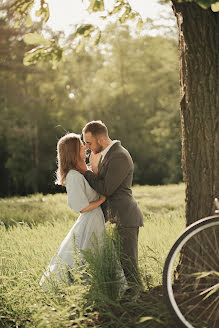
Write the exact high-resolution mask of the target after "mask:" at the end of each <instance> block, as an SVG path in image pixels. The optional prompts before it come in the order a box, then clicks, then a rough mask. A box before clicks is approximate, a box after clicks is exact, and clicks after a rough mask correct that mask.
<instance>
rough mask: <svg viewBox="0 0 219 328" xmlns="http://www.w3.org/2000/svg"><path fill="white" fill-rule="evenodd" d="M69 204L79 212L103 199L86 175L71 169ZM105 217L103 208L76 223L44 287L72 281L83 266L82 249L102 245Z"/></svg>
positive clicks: (48, 270)
mask: <svg viewBox="0 0 219 328" xmlns="http://www.w3.org/2000/svg"><path fill="white" fill-rule="evenodd" d="M66 190H67V199H68V205H69V206H70V208H72V209H73V210H74V211H75V212H80V211H81V210H83V209H84V208H85V207H87V206H88V205H89V203H90V202H93V201H95V200H97V199H99V194H98V193H97V192H96V191H95V190H94V189H93V188H91V186H90V185H89V184H88V182H87V180H86V179H85V178H84V176H83V175H82V174H81V173H79V172H78V171H76V170H70V171H69V172H68V174H67V176H66ZM104 224H105V220H104V216H103V212H102V209H101V207H100V206H99V207H97V208H95V209H93V210H91V211H88V212H85V213H82V214H80V215H79V217H78V219H77V220H76V222H75V224H74V225H73V227H72V228H71V230H70V231H69V233H68V234H67V236H66V237H65V239H64V240H63V242H62V243H61V246H60V247H59V249H58V251H57V254H56V255H54V256H53V258H52V260H51V262H50V264H49V266H48V268H47V270H46V272H45V273H44V274H43V276H42V278H41V281H40V285H41V286H42V287H46V283H47V282H48V281H49V282H52V283H54V282H57V281H60V280H62V281H64V280H65V281H66V280H69V272H70V271H71V270H72V269H74V267H75V266H76V261H77V264H78V263H79V264H83V254H82V253H81V252H80V250H88V249H91V250H92V249H94V248H95V247H96V245H97V241H98V242H99V243H100V244H101V238H102V234H103V231H104Z"/></svg>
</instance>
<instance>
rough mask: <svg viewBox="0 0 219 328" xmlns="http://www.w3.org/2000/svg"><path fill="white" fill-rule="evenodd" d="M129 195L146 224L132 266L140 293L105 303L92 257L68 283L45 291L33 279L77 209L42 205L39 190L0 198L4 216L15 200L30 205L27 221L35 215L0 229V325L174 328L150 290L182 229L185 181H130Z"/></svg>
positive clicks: (56, 201) (49, 199)
mask: <svg viewBox="0 0 219 328" xmlns="http://www.w3.org/2000/svg"><path fill="white" fill-rule="evenodd" d="M133 192H134V195H135V197H136V199H137V200H138V201H139V202H140V207H141V210H142V211H143V212H144V213H145V214H144V218H145V226H144V228H141V229H140V236H139V265H140V270H141V276H142V280H143V282H144V287H145V291H144V292H143V293H142V294H141V295H140V297H139V299H138V300H134V299H132V298H130V297H125V296H122V295H121V297H119V298H118V299H115V298H114V299H113V300H112V299H111V298H110V297H108V296H111V295H108V294H107V293H105V295H102V297H101V293H100V291H101V286H102V285H99V286H98V283H97V280H96V279H102V277H100V274H98V272H99V273H100V272H103V271H102V270H103V266H102V265H100V266H99V264H100V261H97V262H96V267H95V263H94V262H91V268H90V269H92V270H91V271H90V273H89V275H90V280H89V279H88V280H85V279H84V276H83V273H84V271H82V272H80V271H79V272H78V273H77V274H76V273H75V274H74V284H72V285H70V286H69V285H66V284H62V285H60V286H59V287H58V288H56V289H49V290H47V291H46V292H45V291H44V290H43V289H42V288H41V287H40V286H39V281H40V279H41V276H42V274H43V272H44V271H45V269H46V267H47V265H48V263H49V261H50V259H51V257H52V256H53V255H54V253H55V252H56V250H57V248H58V247H59V245H60V243H61V241H62V240H63V239H64V237H65V236H66V234H67V233H68V231H69V230H70V228H71V227H72V225H73V223H74V220H75V219H76V214H75V213H74V212H73V211H71V210H69V214H70V212H71V213H72V215H68V214H66V210H67V205H66V199H65V197H66V196H64V195H53V196H52V195H47V196H43V198H44V201H43V202H42V201H40V199H41V198H42V195H36V196H31V197H25V198H23V197H22V198H21V197H19V198H12V199H11V198H9V199H4V200H1V202H0V213H2V206H3V208H4V206H5V205H6V203H7V204H8V217H10V215H11V212H10V210H11V207H13V206H14V204H16V210H17V211H20V212H22V211H24V207H23V205H27V204H29V207H28V215H29V218H30V220H32V218H34V221H35V222H36V223H37V220H38V224H35V225H32V227H31V228H30V226H28V225H26V224H23V225H20V224H18V225H14V226H10V227H9V228H8V229H7V230H6V229H5V228H4V227H3V226H0V302H1V309H0V325H1V327H3V328H5V327H7V328H8V327H16V326H20V327H25V328H30V327H39V328H40V327H43V328H49V327H53V328H60V327H62V328H66V327H83V328H85V327H88V326H95V327H97V328H98V327H105V328H110V327H115V328H119V327H126V328H131V327H138V328H143V327H145V328H147V327H148V328H149V327H150V328H151V327H155V328H161V327H175V323H174V322H172V321H171V318H170V315H169V314H168V312H167V309H166V307H165V305H164V304H163V303H162V298H161V295H160V292H159V287H157V288H155V287H156V286H158V285H159V284H160V283H161V279H162V278H161V277H162V268H163V263H164V260H165V257H166V255H167V252H168V250H169V248H170V246H171V244H172V243H173V241H174V240H175V239H176V237H177V236H178V235H179V233H180V232H181V231H182V230H183V229H184V227H185V217H184V215H183V212H184V185H172V186H159V187H146V186H144V187H139V186H136V187H134V188H133ZM2 201H3V203H2ZM19 206H20V209H19ZM41 207H43V210H42V211H44V219H45V221H44V222H43V221H42V220H41V214H42V211H41ZM46 207H47V209H46ZM36 208H37V209H38V214H37V210H36ZM56 209H57V212H56ZM51 210H53V213H54V217H55V219H54V220H53V217H52V215H51ZM24 212H25V211H24ZM32 216H33V217H32ZM50 220H52V222H51V221H50ZM108 251H109V248H106V252H108ZM111 254H112V253H111ZM106 260H107V259H105V264H107V261H106ZM88 265H89V263H88ZM109 266H110V263H108V267H109ZM105 268H107V266H106V267H105ZM88 270H89V269H88ZM99 270H100V271H99ZM92 272H93V273H95V272H96V273H97V274H93V275H92V274H91V273H92ZM105 273H106V272H105ZM89 281H90V282H89ZM101 281H102V280H101ZM94 286H96V288H98V289H94V288H93V287H94ZM112 292H113V291H112ZM107 295H108V296H107Z"/></svg>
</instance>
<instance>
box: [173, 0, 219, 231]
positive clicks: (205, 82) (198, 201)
mask: <svg viewBox="0 0 219 328" xmlns="http://www.w3.org/2000/svg"><path fill="white" fill-rule="evenodd" d="M172 7H173V11H174V14H175V16H176V18H177V24H178V29H179V60H180V90H181V101H180V111H181V125H182V167H183V173H184V181H185V183H186V220H187V225H189V224H191V223H193V222H194V221H196V220H198V219H200V218H202V217H206V216H209V215H212V214H213V212H214V197H218V198H219V88H218V86H219V84H218V82H219V79H218V77H219V57H218V54H219V13H214V12H212V10H211V9H207V10H204V9H202V8H201V7H200V6H198V5H197V4H195V3H188V2H181V3H178V2H177V1H175V0H173V1H172Z"/></svg>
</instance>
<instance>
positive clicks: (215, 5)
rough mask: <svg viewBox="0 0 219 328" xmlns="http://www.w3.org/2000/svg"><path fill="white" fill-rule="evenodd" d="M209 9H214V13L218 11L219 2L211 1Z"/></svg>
mask: <svg viewBox="0 0 219 328" xmlns="http://www.w3.org/2000/svg"><path fill="white" fill-rule="evenodd" d="M211 10H212V11H214V12H215V13H216V12H218V11H219V2H216V3H213V4H212V5H211Z"/></svg>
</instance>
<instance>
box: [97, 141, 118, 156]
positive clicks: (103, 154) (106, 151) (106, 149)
mask: <svg viewBox="0 0 219 328" xmlns="http://www.w3.org/2000/svg"><path fill="white" fill-rule="evenodd" d="M117 142H119V140H113V141H111V143H110V144H109V146H107V147H106V148H105V149H104V150H103V151H102V152H101V155H102V160H103V158H104V157H105V156H106V154H107V153H108V151H109V150H110V148H111V147H112V146H113V145H114V144H115V143H117Z"/></svg>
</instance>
